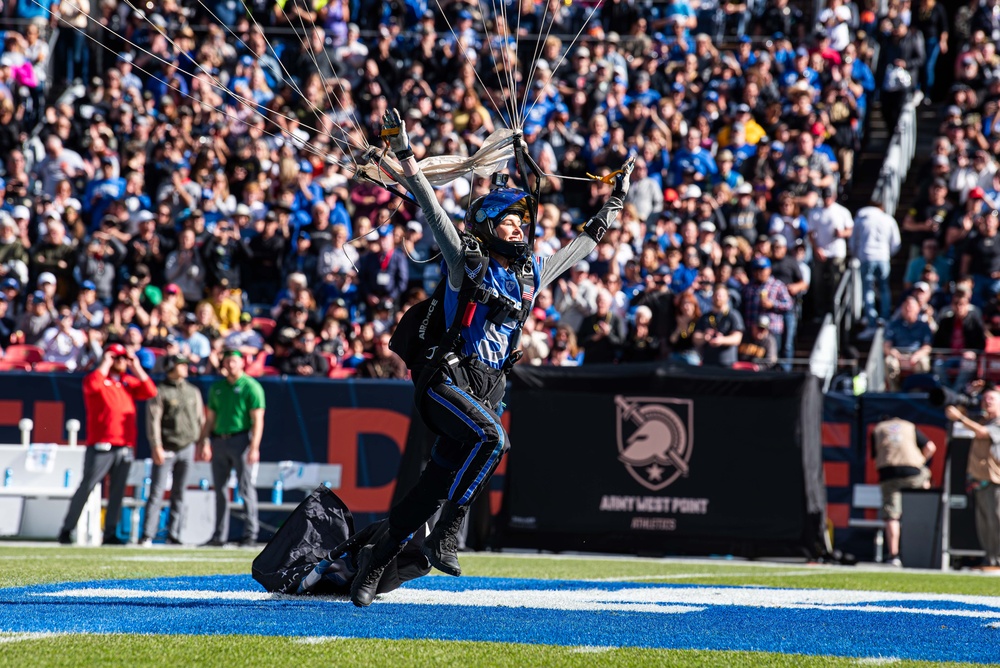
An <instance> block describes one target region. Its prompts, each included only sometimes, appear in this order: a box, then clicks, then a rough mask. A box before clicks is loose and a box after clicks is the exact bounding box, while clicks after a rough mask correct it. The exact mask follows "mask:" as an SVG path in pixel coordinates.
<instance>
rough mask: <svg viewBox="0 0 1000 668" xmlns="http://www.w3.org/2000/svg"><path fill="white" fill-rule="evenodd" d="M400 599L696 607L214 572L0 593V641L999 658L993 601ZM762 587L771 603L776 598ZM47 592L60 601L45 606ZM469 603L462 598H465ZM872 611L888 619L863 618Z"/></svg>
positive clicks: (602, 590)
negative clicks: (373, 587) (368, 592)
mask: <svg viewBox="0 0 1000 668" xmlns="http://www.w3.org/2000/svg"><path fill="white" fill-rule="evenodd" d="M82 589H96V590H119V589H124V590H130V591H133V592H134V591H139V592H149V595H148V596H147V595H139V596H137V597H134V598H122V597H117V595H116V596H111V597H105V596H100V595H96V593H95V595H88V596H83V597H80V596H69V595H67V594H66V593H67V592H72V591H74V590H82ZM404 589H405V591H401V592H399V593H400V594H405V595H408V596H412V597H419V596H422V595H431V594H437V593H441V594H442V595H445V596H448V595H454V593H458V594H461V593H462V592H471V591H472V590H479V591H482V590H488V591H492V592H501V593H503V592H526V593H530V592H540V593H543V594H544V593H547V592H548V593H555V592H563V593H565V594H567V595H570V594H572V593H574V592H584V591H596V592H597V597H598V598H601V596H603V595H605V594H606V596H607V598H606V599H601V600H609V601H611V600H614V599H615V592H626V591H631V592H638V597H637V598H635V599H634V600H633V601H631V602H632V603H635V604H637V605H638V604H641V603H642V600H641V597H642V595H643V594H645V593H649V594H651V595H653V598H654V599H657V598H659V599H660V600H661V603H656V602H654V603H652V605H663V606H664V607H667V606H676V605H689V606H695V607H694V608H693V609H694V611H688V612H676V613H673V614H664V613H659V612H655V611H652V612H647V611H644V610H639V611H631V610H617V609H616V610H558V609H551V608H547V607H531V608H512V607H500V606H488V607H487V606H473V607H470V606H466V605H451V604H446V605H440V604H434V605H431V604H423V603H382V602H376V603H375V605H373V606H371V607H370V608H367V609H364V610H360V609H357V608H355V607H354V606H353V605H351V604H350V602H348V601H346V600H339V599H315V598H308V597H302V598H291V597H280V598H276V599H264V600H227V599H226V598H225V596H226V595H227V593H231V594H230V595H238V594H239V593H240V592H253V593H256V594H260V592H261V589H260V587H259V585H257V583H256V582H254V581H253V580H252V579H251V578H250V577H249V576H212V577H184V578H157V579H152V580H118V581H99V582H85V583H62V584H54V585H38V586H32V587H19V588H11V589H0V631H3V632H30V631H35V632H44V631H49V632H81V633H82V632H88V633H163V634H195V635H204V634H213V635H225V634H257V635H274V636H346V637H357V638H385V639H408V638H412V639H424V638H435V639H441V640H476V641H495V642H516V643H541V644H551V645H564V646H577V645H590V646H605V647H608V646H610V647H623V646H630V647H647V648H676V649H714V650H751V651H768V652H781V653H796V654H813V655H837V656H848V657H898V658H903V659H917V660H920V659H922V660H931V661H965V662H975V663H991V662H995V661H997V660H998V658H1000V628H997V627H998V626H1000V624H998V623H997V622H1000V602H996V601H994V602H992V603H984V604H981V605H980V604H978V603H976V602H969V601H967V600H952V597H948V596H941V597H938V596H931V595H928V596H927V600H914V597H913V595H908V596H907V597H905V598H903V596H904V595H900V597H901V598H900V599H899V600H892V598H893V596H894V595H889V596H888V598H885V599H883V600H879V601H877V602H869V603H861V602H858V603H853V602H848V603H847V604H846V605H845V606H842V607H848V608H851V609H849V610H836V609H820V610H816V609H800V608H790V607H777V608H774V607H772V608H760V607H752V606H751V605H731V604H729V603H731V602H732V600H734V599H731V600H728V601H727V600H725V599H726V598H728V592H732V596H738V595H740V592H741V589H742V588H739V587H731V588H723V587H712V588H711V589H714V590H720V591H721V593H722V595H721V596H720V597H719V602H720V603H721V604H712V603H704V602H702V603H684V602H682V599H684V597H685V596H687V595H692V594H693V595H701V592H704V591H706V590H707V588H705V587H697V586H689V585H642V584H634V583H603V582H602V583H594V582H576V581H552V580H513V579H494V578H471V577H463V578H460V579H454V578H444V577H427V578H421V579H419V580H416V581H413V582H411V583H408V584H407V585H406V586H405V588H404ZM167 591H173V592H182V593H180V594H177V595H176V596H177V597H176V598H170V599H166V598H158V597H157V594H156V592H167ZM768 591H777V592H778V593H779V594H780V592H781V591H783V590H768ZM784 591H787V590H784ZM58 592H63V594H57V593H58ZM187 592H190V595H189V594H188V593H187ZM205 592H208V593H207V594H206V593H205ZM54 593H55V594H57V595H55V596H52V594H54ZM109 593H111V592H109ZM47 594H48V595H47ZM199 596H201V598H199ZM473 596H475V594H472V593H469V594H468V597H469V598H470V599H471V598H472V597H473ZM671 596H677V597H678V601H676V602H675V601H672V600H668V601H667V602H662V599H664V598H666V599H670V597H671ZM793 596H800V592H795V593H793ZM917 598H918V599H919V597H917ZM954 598H961V597H954ZM463 600H467V599H463ZM646 605H650V604H649V603H646ZM823 605H825V604H823ZM830 607H832V606H830ZM864 608H868V609H869V611H865V610H864ZM874 608H892V609H895V610H894V611H889V612H884V611H878V612H876V611H871V610H872V609H874ZM949 613H951V614H949ZM966 615H976V616H966Z"/></svg>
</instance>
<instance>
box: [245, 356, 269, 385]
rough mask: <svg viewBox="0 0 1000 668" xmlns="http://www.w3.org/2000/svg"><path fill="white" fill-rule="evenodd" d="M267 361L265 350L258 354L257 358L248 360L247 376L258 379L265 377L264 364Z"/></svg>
mask: <svg viewBox="0 0 1000 668" xmlns="http://www.w3.org/2000/svg"><path fill="white" fill-rule="evenodd" d="M265 361H267V353H266V352H264V351H263V350H262V351H260V352H259V353H257V355H256V356H255V357H252V358H251V359H249V360H247V366H246V372H247V375H249V376H253V377H255V378H256V377H257V376H263V375H264V362H265Z"/></svg>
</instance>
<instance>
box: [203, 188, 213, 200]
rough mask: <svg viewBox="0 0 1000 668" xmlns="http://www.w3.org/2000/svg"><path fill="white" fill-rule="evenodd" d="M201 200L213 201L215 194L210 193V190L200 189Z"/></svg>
mask: <svg viewBox="0 0 1000 668" xmlns="http://www.w3.org/2000/svg"><path fill="white" fill-rule="evenodd" d="M201 198H202V199H215V193H214V192H212V189H211V188H202V189H201Z"/></svg>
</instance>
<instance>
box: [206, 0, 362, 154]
mask: <svg viewBox="0 0 1000 668" xmlns="http://www.w3.org/2000/svg"><path fill="white" fill-rule="evenodd" d="M198 1H199V2H201V1H202V0H198ZM240 4H241V5H242V6H243V11H245V12H246V13H247V16H249V17H250V20H251V21H252V22H253V24H254V26H255V27H256V28H257V30H259V31H260V34H261V37H263V38H264V43H265V44H267V48H268V49H270V50H271V55H272V56H274V59H275V60H276V61H278V65H279V67H281V69H282V71H284V73H285V76H286V77H288V79H289V80H291V79H292V75H291V73H290V72H289V71H288V70H287V69H286V68H285V65H284V64H283V63H282V62H281V58H279V57H278V54H277V52H276V51H275V50H274V47H273V46H272V45H271V40H269V39H268V38H267V35H265V33H264V28H262V27H261V25H260V23H259V22H258V21H257V18H256V17H255V16H254V15H253V12H252V11H251V10H250V7H248V6H247V3H246V0H240ZM299 18H300V19H301V17H299ZM288 25H289V26H290V27H291V28H292V32H293V33H295V36H296V37H298V33H297V32H295V27H294V26H292V24H291V22H289V23H288ZM300 41H301V40H300ZM333 74H334V77H335V78H336V79H337V85H338V86H340V89H341V92H343V90H344V88H343V85H342V84H341V83H340V77H338V76H337V72H336V71H334V73H333ZM323 86H324V90H325V88H326V82H324V84H323ZM293 90H295V91H296V92H297V93H298V94H299V95H300V96H301V97H302V99H303V100H306V96H305V95H304V94H303V93H302V91H301V90H299V89H298V88H295V87H293ZM306 101H308V100H306ZM330 111H331V112H332V111H334V109H332V108H331V109H330ZM350 120H351V125H352V127H353V128H354V129H355V130H358V131H359V134H360V135H361V137H362V140H364V136H365V135H364V132H360V130H361V128H360V125H359V124H358V122H357V118H356V117H355V116H353V111H352V117H351V119H350ZM302 127H306V126H304V125H303V126H302ZM307 129H311V130H313V131H315V132H316V133H317V134H321V133H322V131H321V130H318V129H316V128H307ZM330 138H331V139H334V137H333V134H332V133H331V134H330ZM343 141H344V143H347V144H348V145H349V146H353V147H354V148H358V149H360V150H362V151H364V150H366V149H367V148H368V142H367V140H365V144H363V145H362V144H354V143H353V142H351V140H350V139H344V140H343ZM348 153H350V151H348ZM349 157H350V158H351V162H353V163H354V168H355V169H357V167H358V162H357V160H355V158H354V155H353V154H351V155H350V156H349Z"/></svg>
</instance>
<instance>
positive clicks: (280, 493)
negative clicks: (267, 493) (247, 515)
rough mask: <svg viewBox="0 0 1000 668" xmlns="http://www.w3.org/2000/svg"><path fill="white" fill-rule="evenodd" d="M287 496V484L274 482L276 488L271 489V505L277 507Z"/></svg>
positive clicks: (279, 481) (278, 481)
mask: <svg viewBox="0 0 1000 668" xmlns="http://www.w3.org/2000/svg"><path fill="white" fill-rule="evenodd" d="M284 495H285V484H284V483H283V482H281V480H275V481H274V487H273V488H272V489H271V503H273V504H275V505H277V504H280V503H283V501H282V499H283V498H284Z"/></svg>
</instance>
